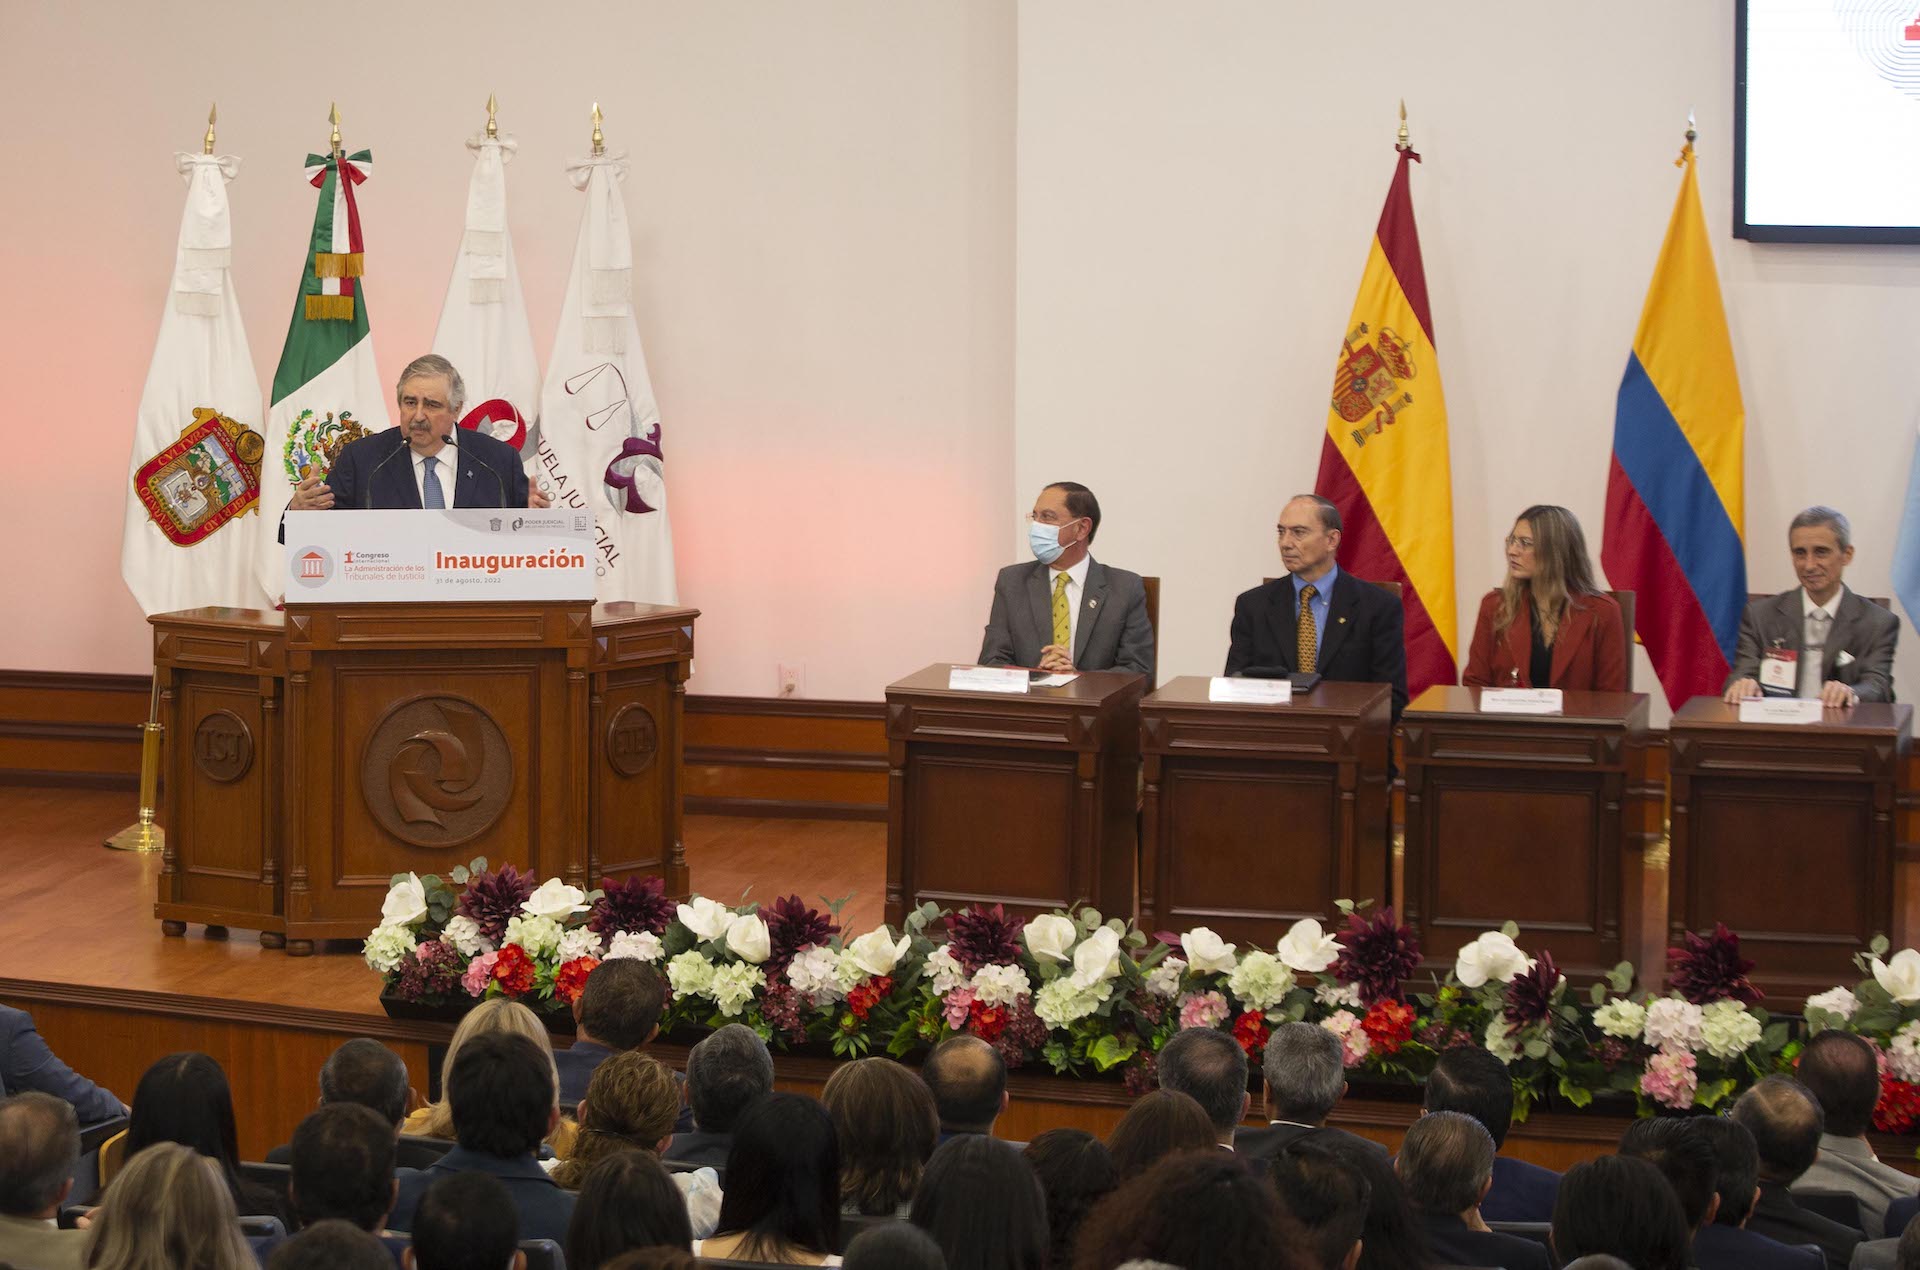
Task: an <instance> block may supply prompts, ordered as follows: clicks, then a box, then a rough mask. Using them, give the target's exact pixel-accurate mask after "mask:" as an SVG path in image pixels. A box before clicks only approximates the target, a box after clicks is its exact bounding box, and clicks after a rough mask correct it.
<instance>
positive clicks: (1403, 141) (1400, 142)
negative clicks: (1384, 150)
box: [1393, 97, 1411, 150]
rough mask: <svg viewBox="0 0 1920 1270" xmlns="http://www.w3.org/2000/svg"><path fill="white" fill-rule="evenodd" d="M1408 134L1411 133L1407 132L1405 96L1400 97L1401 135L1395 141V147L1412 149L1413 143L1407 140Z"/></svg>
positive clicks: (1397, 148)
mask: <svg viewBox="0 0 1920 1270" xmlns="http://www.w3.org/2000/svg"><path fill="white" fill-rule="evenodd" d="M1408 135H1409V134H1408V132H1407V99H1406V98H1405V97H1402V98H1401V99H1400V136H1399V138H1398V139H1397V140H1395V141H1394V143H1393V148H1394V149H1396V150H1406V149H1410V148H1411V143H1410V142H1409V141H1408V140H1407V138H1408Z"/></svg>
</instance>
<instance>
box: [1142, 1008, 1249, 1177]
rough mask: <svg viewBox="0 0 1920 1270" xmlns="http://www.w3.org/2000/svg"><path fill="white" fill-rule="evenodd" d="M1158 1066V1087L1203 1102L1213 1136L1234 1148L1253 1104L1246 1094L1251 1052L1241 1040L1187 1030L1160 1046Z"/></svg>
mask: <svg viewBox="0 0 1920 1270" xmlns="http://www.w3.org/2000/svg"><path fill="white" fill-rule="evenodd" d="M1155 1066H1156V1068H1157V1069H1158V1071H1159V1074H1160V1088H1162V1089H1171V1090H1173V1091H1174V1092H1175V1093H1180V1094H1185V1095H1187V1096H1188V1097H1189V1098H1191V1099H1193V1100H1194V1101H1195V1102H1197V1103H1199V1104H1200V1109H1201V1110H1202V1111H1204V1112H1206V1113H1207V1119H1208V1120H1210V1121H1212V1122H1213V1136H1214V1137H1215V1138H1216V1139H1217V1140H1218V1141H1219V1143H1220V1145H1221V1146H1223V1147H1225V1148H1226V1149H1227V1150H1229V1151H1231V1150H1233V1136H1234V1134H1236V1133H1238V1132H1239V1131H1240V1122H1241V1121H1242V1120H1245V1119H1246V1118H1247V1108H1248V1107H1250V1106H1252V1105H1253V1097H1252V1095H1250V1094H1249V1093H1247V1051H1246V1050H1244V1049H1242V1048H1240V1042H1238V1041H1236V1040H1234V1039H1233V1037H1232V1036H1231V1035H1229V1034H1228V1033H1226V1032H1221V1031H1218V1030H1217V1029H1214V1028H1210V1027H1190V1028H1183V1029H1181V1030H1180V1031H1178V1032H1175V1033H1174V1034H1173V1035H1172V1036H1171V1037H1169V1038H1168V1039H1167V1043H1166V1044H1165V1045H1163V1046H1161V1047H1160V1057H1159V1060H1158V1062H1157V1063H1156V1065H1155Z"/></svg>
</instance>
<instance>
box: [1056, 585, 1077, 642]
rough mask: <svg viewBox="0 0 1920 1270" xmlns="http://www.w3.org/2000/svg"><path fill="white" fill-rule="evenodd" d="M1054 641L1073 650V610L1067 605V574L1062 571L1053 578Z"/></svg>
mask: <svg viewBox="0 0 1920 1270" xmlns="http://www.w3.org/2000/svg"><path fill="white" fill-rule="evenodd" d="M1053 642H1054V643H1056V644H1058V645H1059V646H1060V647H1062V648H1064V649H1066V650H1067V652H1068V653H1069V654H1071V653H1072V652H1073V611H1072V610H1071V609H1069V608H1068V607H1067V575H1066V574H1065V573H1064V572H1062V573H1058V574H1055V575H1054V579H1053Z"/></svg>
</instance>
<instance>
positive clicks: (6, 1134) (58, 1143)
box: [0, 1090, 80, 1218]
mask: <svg viewBox="0 0 1920 1270" xmlns="http://www.w3.org/2000/svg"><path fill="white" fill-rule="evenodd" d="M79 1160H80V1122H79V1120H78V1119H77V1118H76V1117H75V1116H74V1113H73V1108H72V1106H70V1105H69V1104H68V1103H67V1102H65V1101H64V1100H63V1099H59V1098H55V1097H54V1096H53V1095H52V1094H43V1093H40V1092H38V1091H37V1090H36V1091H31V1092H28V1093H24V1094H15V1095H14V1096H13V1097H11V1098H8V1099H6V1100H5V1101H3V1102H0V1213H3V1214H5V1215H6V1216H8V1217H32V1218H38V1217H40V1216H42V1215H43V1214H45V1213H46V1211H47V1210H48V1209H49V1208H52V1207H53V1206H54V1205H55V1204H57V1203H59V1202H60V1192H61V1189H62V1188H63V1187H65V1186H66V1184H67V1179H68V1178H70V1177H72V1176H73V1166H74V1165H75V1164H77V1163H78V1162H79Z"/></svg>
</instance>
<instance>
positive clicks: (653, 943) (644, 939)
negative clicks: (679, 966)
mask: <svg viewBox="0 0 1920 1270" xmlns="http://www.w3.org/2000/svg"><path fill="white" fill-rule="evenodd" d="M665 951H666V947H665V945H663V944H662V943H661V942H660V936H658V935H656V934H654V933H653V932H652V931H650V930H639V931H632V930H623V931H618V932H616V933H615V934H614V937H613V938H612V939H610V940H608V941H607V952H606V955H605V956H604V957H602V958H601V960H603V961H618V960H620V959H621V958H622V957H631V958H632V959H633V960H635V961H645V962H655V961H658V960H660V954H661V953H663V952H665Z"/></svg>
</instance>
